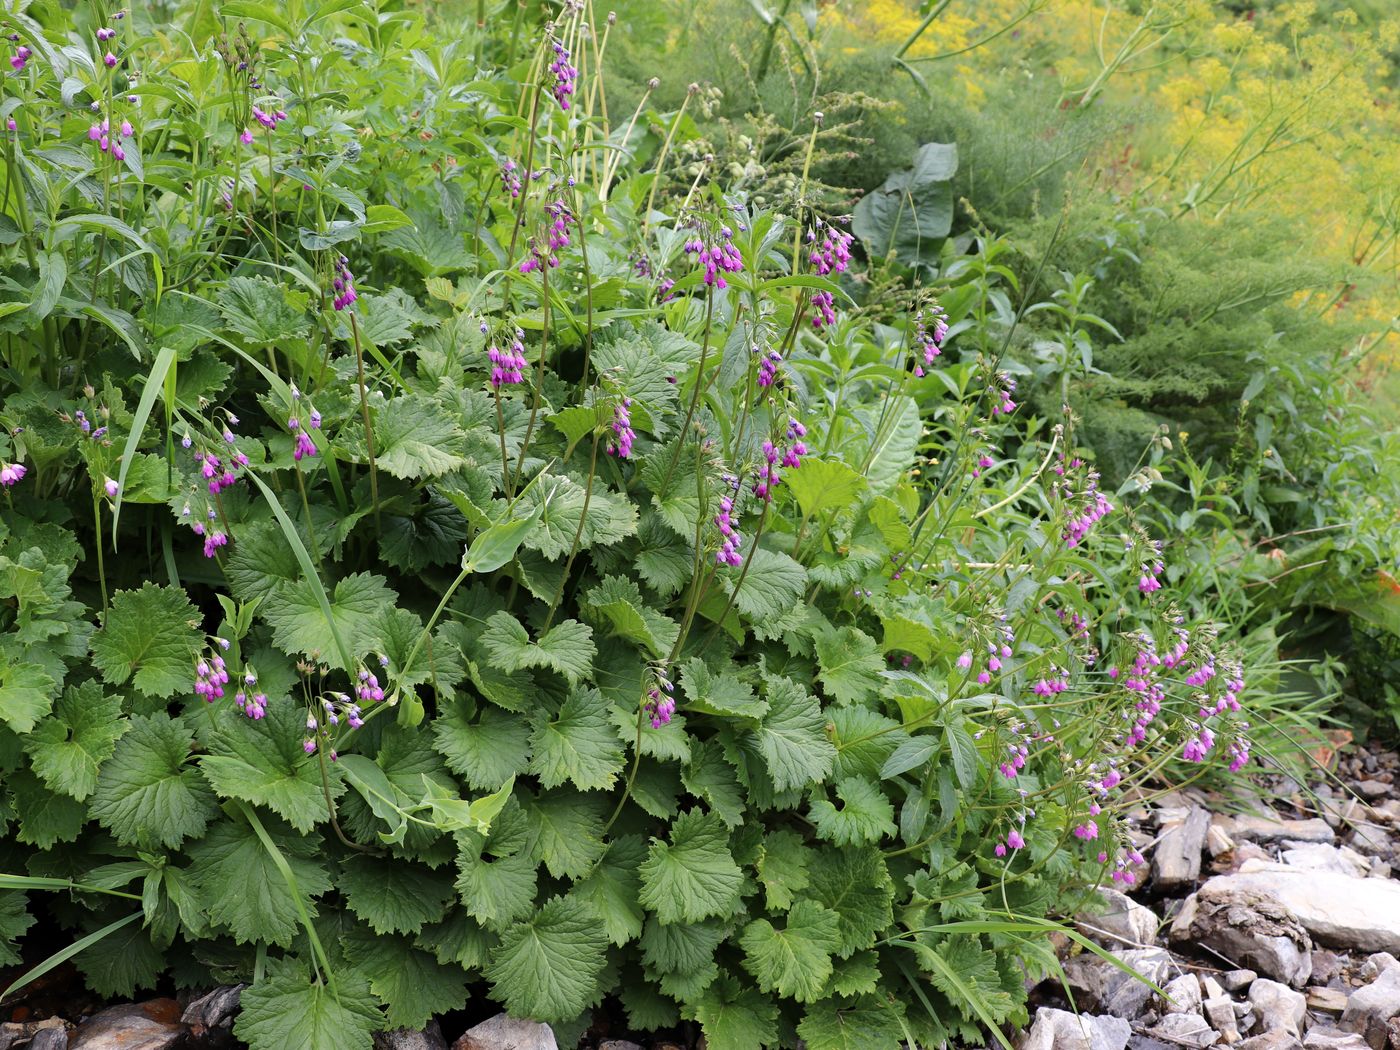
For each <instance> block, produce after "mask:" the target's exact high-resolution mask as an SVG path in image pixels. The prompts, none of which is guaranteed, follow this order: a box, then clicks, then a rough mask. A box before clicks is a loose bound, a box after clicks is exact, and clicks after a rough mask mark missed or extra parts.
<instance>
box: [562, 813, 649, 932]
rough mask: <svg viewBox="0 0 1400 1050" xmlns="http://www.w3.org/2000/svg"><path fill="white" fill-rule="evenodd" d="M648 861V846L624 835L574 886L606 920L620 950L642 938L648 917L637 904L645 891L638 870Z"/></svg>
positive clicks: (577, 892)
mask: <svg viewBox="0 0 1400 1050" xmlns="http://www.w3.org/2000/svg"><path fill="white" fill-rule="evenodd" d="M645 857H646V845H645V844H644V843H643V842H642V840H641V838H640V837H638V836H636V835H623V836H621V837H619V838H615V839H613V840H612V842H611V843H610V844H609V845H608V851H607V853H605V854H603V859H602V860H600V861H599V862H598V863H597V865H596V866H595V867H594V868H593V871H592V872H590V873H589V875H588V877H587V878H585V879H582V880H581V881H579V882H576V883H574V893H575V894H576V895H577V896H578V897H580V898H581V899H583V900H585V901H588V903H590V904H591V905H593V910H594V911H596V912H597V913H598V917H599V918H600V919H602V920H603V925H604V927H605V928H606V929H607V931H608V939H609V940H610V941H612V943H613V944H615V945H617V946H618V947H619V948H621V947H623V946H625V945H626V944H627V943H628V942H629V941H634V940H636V939H637V937H639V936H640V935H641V932H642V920H643V919H644V918H645V917H646V913H645V912H644V911H643V910H642V906H641V905H640V904H639V903H638V902H637V895H638V893H640V891H641V888H642V880H641V876H640V875H639V874H638V871H637V869H638V868H639V867H641V864H642V861H643V859H644V858H645Z"/></svg>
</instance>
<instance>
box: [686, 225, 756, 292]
mask: <svg viewBox="0 0 1400 1050" xmlns="http://www.w3.org/2000/svg"><path fill="white" fill-rule="evenodd" d="M685 251H686V252H687V253H689V254H690V255H693V256H695V262H696V263H697V264H698V265H699V266H701V267H703V268H704V270H705V283H706V284H707V285H710V286H712V287H715V288H728V287H729V285H728V284H727V283H726V282H725V280H724V274H726V273H741V272H742V271H743V269H744V257H743V256H742V255H740V254H739V249H738V248H737V247H735V245H734V231H733V230H731V229H730V228H729V227H728V226H721V227H720V228H719V238H718V240H714V241H711V243H709V244H706V243H705V239H704V238H703V237H701V236H699V235H698V234H697V235H696V236H694V237H692V238H690V240H688V241H686V242H685Z"/></svg>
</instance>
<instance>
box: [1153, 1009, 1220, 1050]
mask: <svg viewBox="0 0 1400 1050" xmlns="http://www.w3.org/2000/svg"><path fill="white" fill-rule="evenodd" d="M1147 1034H1148V1035H1150V1036H1154V1037H1156V1038H1158V1039H1162V1040H1165V1041H1166V1042H1168V1043H1174V1044H1175V1045H1177V1046H1200V1047H1206V1046H1210V1045H1211V1044H1212V1043H1214V1042H1216V1041H1217V1040H1218V1039H1219V1038H1220V1033H1219V1032H1217V1031H1216V1030H1215V1029H1214V1028H1212V1027H1211V1026H1210V1025H1208V1024H1206V1021H1205V1018H1203V1017H1202V1016H1201V1015H1200V1014H1167V1016H1166V1017H1164V1018H1162V1019H1161V1021H1159V1022H1158V1023H1157V1024H1156V1025H1154V1026H1153V1027H1151V1028H1149V1029H1148V1030H1147Z"/></svg>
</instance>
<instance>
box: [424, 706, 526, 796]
mask: <svg viewBox="0 0 1400 1050" xmlns="http://www.w3.org/2000/svg"><path fill="white" fill-rule="evenodd" d="M467 710H468V708H467V706H466V705H465V704H460V703H459V704H454V705H452V706H451V707H449V708H447V709H446V710H445V711H442V712H441V713H440V714H439V715H438V716H437V717H436V718H435V719H433V723H432V725H433V739H434V742H435V744H436V746H437V749H438V751H439V752H440V753H441V754H442V755H443V757H444V758H445V759H446V760H447V768H448V769H450V770H452V772H454V773H456V774H457V775H458V776H460V777H462V778H463V779H464V780H465V781H466V782H467V784H468V786H470V787H472V788H474V789H476V790H478V791H483V790H484V791H494V790H496V789H497V788H499V787H500V786H501V785H502V784H504V783H505V782H506V781H507V780H509V779H510V778H511V777H513V776H518V775H520V774H522V773H524V772H525V770H526V769H527V768H529V764H530V728H529V726H528V725H526V723H525V720H524V719H523V718H521V717H520V716H519V715H513V714H510V713H508V712H505V711H502V710H500V709H499V708H496V707H483V708H482V710H481V713H480V714H479V715H477V717H476V720H475V721H474V722H473V721H472V720H471V719H470V717H469V716H468V714H467Z"/></svg>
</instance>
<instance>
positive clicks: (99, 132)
mask: <svg viewBox="0 0 1400 1050" xmlns="http://www.w3.org/2000/svg"><path fill="white" fill-rule="evenodd" d="M117 132H118V138H117V140H116V141H113V139H112V124H111V121H109V120H108V119H107V118H105V117H104V118H103V119H102V120H101V121H98V122H95V123H93V125H92V126H91V127H89V128H88V139H89V140H90V141H92V142H96V143H97V148H98V149H99V150H100V151H101V152H103V153H106V152H107V151H108V150H111V152H112V156H113V157H114V158H116V159H117V160H125V159H126V150H124V149H123V148H122V144H121V139H129V138H131V136H132V135H133V134H135V129H134V128H132V126H131V121H129V120H123V121H122V122H121V126H120V127H119V128H118V129H117Z"/></svg>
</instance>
